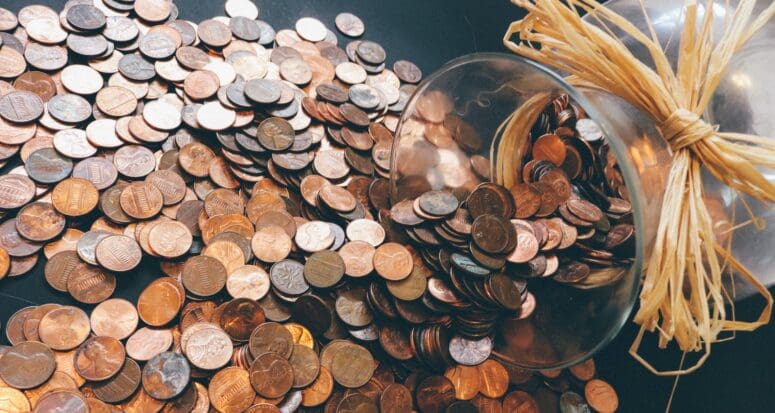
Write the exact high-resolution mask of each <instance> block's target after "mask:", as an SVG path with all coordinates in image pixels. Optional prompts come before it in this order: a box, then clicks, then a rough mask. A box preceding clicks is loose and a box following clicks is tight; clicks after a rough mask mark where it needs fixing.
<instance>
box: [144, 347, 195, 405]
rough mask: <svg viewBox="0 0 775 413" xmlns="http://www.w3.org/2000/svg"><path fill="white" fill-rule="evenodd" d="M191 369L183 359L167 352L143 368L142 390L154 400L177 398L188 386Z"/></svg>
mask: <svg viewBox="0 0 775 413" xmlns="http://www.w3.org/2000/svg"><path fill="white" fill-rule="evenodd" d="M190 378H191V367H189V365H188V361H187V360H186V358H185V357H183V356H182V355H180V354H178V353H174V352H171V351H167V352H164V353H161V354H159V355H157V356H155V357H154V358H152V359H151V360H149V361H148V363H146V365H145V367H143V373H142V383H143V389H144V390H145V391H146V392H148V394H149V395H150V396H151V397H153V398H154V399H158V400H169V399H172V398H175V397H177V396H179V395H180V394H181V393H183V391H184V390H185V389H186V387H187V386H188V382H189V380H190Z"/></svg>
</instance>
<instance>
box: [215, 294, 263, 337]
mask: <svg viewBox="0 0 775 413" xmlns="http://www.w3.org/2000/svg"><path fill="white" fill-rule="evenodd" d="M265 320H266V316H265V315H264V310H263V309H262V308H261V306H260V305H259V304H258V303H257V302H256V301H253V300H250V299H247V298H235V299H234V300H231V301H230V302H228V303H227V304H225V306H224V308H223V312H222V313H221V315H220V319H219V320H218V322H219V324H220V325H221V327H223V329H224V331H226V333H227V334H229V336H230V337H231V338H232V339H234V340H238V341H247V340H248V339H249V338H250V334H251V333H252V332H253V329H254V328H256V326H258V325H259V324H261V323H263V322H264V321H265Z"/></svg>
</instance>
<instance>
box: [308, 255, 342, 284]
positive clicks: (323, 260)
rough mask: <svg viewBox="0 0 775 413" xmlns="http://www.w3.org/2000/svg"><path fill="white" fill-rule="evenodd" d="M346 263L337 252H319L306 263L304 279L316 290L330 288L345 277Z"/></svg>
mask: <svg viewBox="0 0 775 413" xmlns="http://www.w3.org/2000/svg"><path fill="white" fill-rule="evenodd" d="M344 272H345V263H344V260H343V259H342V257H341V256H340V255H339V254H338V253H337V252H335V251H329V250H325V251H318V252H316V253H314V254H312V255H310V257H309V258H307V261H306V262H305V263H304V278H305V279H306V280H307V283H308V284H309V285H311V286H313V287H316V288H330V287H333V286H334V285H336V284H337V283H339V281H340V280H341V279H342V276H344Z"/></svg>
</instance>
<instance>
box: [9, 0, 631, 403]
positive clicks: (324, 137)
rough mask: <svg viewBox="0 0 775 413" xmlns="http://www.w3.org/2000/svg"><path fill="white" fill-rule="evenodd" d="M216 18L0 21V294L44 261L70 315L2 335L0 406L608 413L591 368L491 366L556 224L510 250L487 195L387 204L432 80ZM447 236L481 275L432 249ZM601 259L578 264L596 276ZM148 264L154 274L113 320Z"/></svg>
mask: <svg viewBox="0 0 775 413" xmlns="http://www.w3.org/2000/svg"><path fill="white" fill-rule="evenodd" d="M225 11H226V14H227V15H228V17H225V16H220V17H215V18H212V19H209V20H205V21H202V22H200V23H198V24H195V23H192V22H189V21H186V20H182V19H178V9H177V7H176V6H175V5H174V4H173V3H171V2H169V1H167V0H136V1H127V0H94V1H92V0H70V1H68V2H67V3H66V4H65V6H64V8H63V10H61V11H60V12H57V11H54V10H52V9H50V8H48V7H46V6H40V5H29V6H25V7H23V8H21V9H20V10H19V13H18V15H14V14H13V13H12V12H10V11H8V10H4V9H0V42H1V45H0V78H2V79H4V80H1V81H0V96H1V97H0V162H2V164H3V166H4V167H5V166H6V164H8V166H7V167H6V168H5V169H6V172H5V173H4V174H2V175H0V220H2V222H1V223H0V278H3V277H18V276H22V275H24V274H26V273H28V272H30V271H31V270H32V269H33V268H34V267H35V266H36V264H37V262H38V260H39V259H40V257H41V256H43V257H44V258H45V260H46V262H45V267H44V274H45V280H46V282H47V283H48V285H49V286H50V288H52V289H53V290H55V291H58V292H60V293H61V294H67V295H69V296H71V297H72V298H73V299H74V300H76V301H77V302H78V303H80V304H81V305H80V306H78V307H76V306H67V305H59V304H43V305H38V306H31V307H25V308H22V309H19V310H18V311H17V312H16V313H15V314H14V315H13V316H12V317H11V318H10V319H9V320H7V322H6V323H5V332H6V337H7V340H8V342H9V344H10V346H3V347H2V350H0V410H1V411H7V412H25V411H35V412H51V411H62V412H64V411H66V412H73V413H79V412H89V411H91V412H113V411H125V412H160V411H162V412H208V411H212V410H215V411H218V412H224V413H227V412H228V413H230V412H252V413H256V412H292V411H325V412H377V411H382V412H408V411H412V410H419V411H421V412H475V411H481V412H538V411H541V412H543V411H562V412H577V411H578V412H583V411H590V409H592V410H595V411H599V412H612V411H615V410H616V409H617V407H618V399H617V396H616V393H615V391H614V389H613V388H612V387H611V386H610V385H608V384H607V383H606V382H605V381H603V380H600V379H599V378H597V374H596V369H595V365H594V362H593V361H592V360H587V361H586V362H584V363H582V364H580V365H578V366H576V367H573V368H571V369H569V370H567V371H560V370H553V371H543V372H541V373H534V372H531V371H527V370H523V369H520V368H517V367H514V366H511V365H508V364H505V363H502V362H500V361H498V360H497V359H495V358H493V354H492V353H493V346H494V340H496V339H497V338H496V337H495V335H494V329H493V327H494V326H495V325H496V324H497V322H498V320H499V319H502V318H503V317H512V318H514V317H517V318H520V317H522V318H524V317H529V316H530V314H531V313H532V309H531V305H532V308H534V307H535V302H533V303H532V304H529V302H530V301H529V297H530V295H529V293H528V292H527V289H526V287H525V282H524V280H523V278H520V277H517V276H515V275H512V274H511V272H510V271H508V268H507V270H505V271H497V270H496V269H499V268H500V267H504V266H505V265H506V261H505V260H504V259H503V256H504V255H507V256H508V257H513V256H515V254H521V255H520V257H521V258H520V261H523V263H525V264H527V263H530V262H534V261H536V259H537V258H536V257H528V256H527V255H528V254H527V252H525V251H524V243H526V242H528V241H523V240H522V237H524V236H525V233H530V234H531V235H532V236H533V237H534V238H533V242H537V240H538V239H539V235H537V234H539V233H540V234H541V235H540V237H543V236H544V235H546V237H547V240H546V242H549V240H550V239H551V237H552V236H554V235H556V234H554V233H553V232H552V231H553V230H554V229H555V227H554V226H552V225H551V224H546V225H544V226H541V225H540V224H536V227H535V228H534V227H533V226H532V224H521V225H522V226H520V227H518V228H517V227H515V226H512V225H506V226H505V227H503V228H499V225H500V224H501V223H503V222H504V219H507V218H511V216H506V215H505V213H506V212H511V211H510V210H509V209H508V208H510V207H513V205H512V204H508V202H506V203H504V204H503V205H496V206H493V205H490V200H491V199H490V198H491V196H492V194H496V195H497V196H501V195H504V193H503V191H502V190H500V189H498V188H497V186H493V185H488V184H484V185H482V186H481V187H479V188H478V189H477V190H476V191H473V192H472V193H471V194H470V196H469V197H468V198H467V199H458V197H457V196H458V195H459V194H456V193H453V192H451V191H428V193H427V194H425V195H423V196H422V197H420V198H418V199H416V200H414V201H413V202H412V203H411V205H410V204H408V203H399V204H396V205H391V204H390V190H389V186H390V185H389V180H388V179H389V177H390V168H391V165H390V153H391V149H392V145H393V134H394V132H395V130H396V127H397V125H398V120H399V116H400V113H401V112H402V110H403V109H404V106H405V105H406V103H407V101H408V99H409V97H410V96H411V94H412V93H413V91H414V90H415V88H416V84H417V83H418V82H419V81H420V80H421V79H422V73H421V71H420V69H419V68H418V67H417V66H415V65H414V64H413V63H411V62H409V61H405V60H399V61H396V62H394V63H393V64H392V66H391V67H392V70H391V69H388V68H387V64H386V60H387V56H386V52H385V50H384V49H383V48H382V47H381V46H380V45H379V44H377V43H375V42H373V41H368V40H360V39H357V38H360V37H361V36H362V35H363V34H364V24H363V22H362V21H361V20H360V19H359V18H358V17H356V16H354V15H352V14H349V13H342V14H340V15H338V16H337V17H336V20H335V26H336V29H338V31H339V32H341V34H343V35H344V36H347V37H349V38H352V39H351V41H349V42H348V43H347V45H346V46H345V47H344V48H342V47H340V46H338V45H337V44H338V37H337V35H336V34H335V33H334V32H332V31H331V30H329V29H328V28H327V27H326V26H325V25H324V24H323V23H322V22H320V21H319V20H317V19H315V18H311V17H304V18H301V19H299V20H298V21H297V22H296V25H295V29H294V30H288V29H285V30H279V31H275V29H274V28H273V27H272V26H271V25H270V24H269V23H267V22H265V21H263V20H259V19H258V16H259V11H258V8H257V7H256V6H255V5H254V4H253V3H252V2H250V1H249V0H228V1H227V2H226V4H225ZM353 39H354V40H353ZM536 146H539V145H538V144H536ZM535 158H536V159H537V160H539V159H540V158H539V157H535ZM19 161H20V162H21V165H18V166H16V165H17V164H19ZM533 169H535V170H536V172H535V175H536V177H537V178H536V179H537V180H538V181H542V180H543V179H544V178H542V177H543V176H544V175H545V174H549V173H550V172H540V171H538V170H539V169H540V170H541V171H548V170H555V169H553V168H550V167H549V166H548V165H546V164H545V163H540V161H538V162H536V163H535V164H534V167H533ZM609 169H611V170H614V169H615V165H613V164H612V165H610V167H609ZM531 176H532V175H531ZM506 194H508V193H506ZM478 197H481V198H482V200H481V202H479V201H477V199H478ZM505 199H506V198H504V200H505ZM509 199H510V198H509ZM504 202H505V201H504ZM517 204H518V205H519V201H518V203H517ZM571 204H572V206H571ZM463 205H465V208H462V207H461V206H463ZM565 205H567V208H568V213H570V214H572V216H573V217H574V218H576V219H577V220H578V222H579V223H578V224H576V223H575V222H574V223H573V224H574V225H578V226H579V227H583V228H589V227H590V225H589V224H590V223H592V222H595V223H596V222H597V221H596V220H594V219H592V218H593V217H592V216H591V215H588V213H591V212H589V211H588V210H587V209H588V205H587V204H585V203H584V204H580V203H579V205H577V204H576V203H573V202H571V200H567V201H566V203H565ZM616 205H619V209H622V208H623V207H622V205H623V204H621V203H620V204H616ZM477 208H480V210H477ZM493 208H501V210H496V209H493ZM606 209H607V213H608V212H611V210H610V208H606ZM595 212H596V211H595ZM614 212H616V211H614ZM622 214H623V213H622ZM544 216H548V215H544ZM474 218H475V219H474ZM587 218H589V219H587ZM410 220H411V222H410ZM414 221H418V222H416V223H413V222H414ZM422 221H427V222H430V223H433V225H430V226H429V225H418V224H420V223H421V222H422ZM505 222H506V223H508V222H509V221H508V220H506V221H505ZM525 225H529V227H530V230H528V227H527V226H525ZM523 227H524V228H523ZM515 228H517V230H516V231H515V230H514V229H515ZM434 230H435V231H436V232H434ZM504 230H505V232H504ZM544 230H545V232H546V234H543V232H540V231H544ZM560 230H562V231H565V230H566V228H565V227H560ZM612 231H613V230H611V231H608V233H610V232H612ZM582 232H583V231H582ZM588 232H590V231H588ZM490 233H492V234H493V236H492V237H490V236H488V234H490ZM580 233H581V232H580ZM600 233H602V232H600ZM442 234H446V235H448V236H449V238H448V239H447V238H445V239H446V240H447V241H445V242H449V243H450V244H451V245H454V246H457V247H461V248H462V247H463V246H469V247H470V248H469V253H460V251H455V250H454V249H451V248H450V249H439V248H428V245H429V244H431V245H433V244H434V243H435V242H439V238H438V237H439V236H443V235H442ZM584 234H586V232H584ZM563 235H564V233H563ZM594 235H595V234H592V236H593V237H594ZM579 237H580V235H579ZM469 238H470V239H471V242H469ZM541 240H542V241H543V238H541ZM551 242H554V241H551ZM595 242H597V243H598V244H599V243H600V242H601V240H600V239H599V237H598V238H595ZM540 245H543V246H545V245H546V243H544V242H541V243H540ZM555 246H556V245H555ZM549 249H551V248H546V250H549ZM542 250H544V249H543V248H542ZM598 250H599V249H598V248H597V247H595V248H593V247H590V250H589V254H588V255H587V259H586V260H584V259H581V258H579V262H586V263H594V261H590V260H598V261H597V262H598V263H600V262H602V261H605V260H608V261H610V259H607V258H605V257H607V256H600V254H599V253H597V251H598ZM432 251H433V252H435V255H433V256H432V254H431V252H432ZM442 251H446V252H442ZM593 252H595V254H593ZM533 255H535V254H533ZM545 255H546V262H547V263H549V262H555V261H553V260H552V258H551V257H550V256H549V255H548V254H545ZM512 261H513V260H511V261H509V262H512ZM141 263H142V264H143V265H142V267H143V268H146V269H148V268H150V269H155V268H158V273H159V277H158V278H156V279H155V280H154V281H153V282H151V283H150V284H149V285H147V286H145V287H144V289H143V291H142V292H141V294H140V295H139V298H138V299H137V302H135V303H132V302H130V301H127V300H125V299H122V298H115V297H114V298H112V296H113V293H114V292H115V290H116V286H117V283H132V282H134V280H133V274H132V272H133V271H136V270H138V267H140V265H141ZM496 264H498V265H496ZM563 271H569V272H572V271H571V270H563ZM536 272H537V270H536ZM517 275H518V274H517ZM555 278H559V279H564V278H572V277H570V276H567V277H563V276H555ZM84 309H86V310H87V311H88V312H87V311H85V310H84Z"/></svg>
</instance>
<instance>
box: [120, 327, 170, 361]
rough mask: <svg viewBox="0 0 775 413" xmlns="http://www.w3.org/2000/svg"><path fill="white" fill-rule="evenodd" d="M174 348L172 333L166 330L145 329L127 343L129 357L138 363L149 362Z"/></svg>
mask: <svg viewBox="0 0 775 413" xmlns="http://www.w3.org/2000/svg"><path fill="white" fill-rule="evenodd" d="M170 346H172V333H171V332H170V330H166V329H152V328H148V327H143V328H141V329H139V330H137V331H136V332H135V333H134V334H132V335H131V336H130V337H129V339H128V340H127V341H126V353H127V356H129V357H131V358H133V359H135V360H137V361H148V360H150V359H152V358H153V357H155V356H156V355H157V354H160V353H163V352H165V351H167V350H169V348H170Z"/></svg>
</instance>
